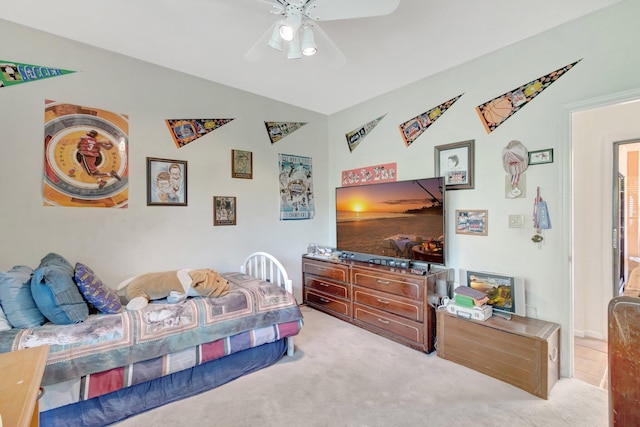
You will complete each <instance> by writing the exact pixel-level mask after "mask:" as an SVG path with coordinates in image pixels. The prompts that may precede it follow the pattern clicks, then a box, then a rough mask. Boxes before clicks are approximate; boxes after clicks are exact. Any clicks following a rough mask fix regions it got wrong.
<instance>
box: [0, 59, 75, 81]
mask: <svg viewBox="0 0 640 427" xmlns="http://www.w3.org/2000/svg"><path fill="white" fill-rule="evenodd" d="M71 73H75V71H69V70H62V69H60V68H50V67H43V66H41V65H31V64H21V63H19V62H11V61H4V60H1V59H0V87H4V86H13V85H18V84H20V83H28V82H33V81H36V80H42V79H48V78H50V77H58V76H62V75H64V74H71Z"/></svg>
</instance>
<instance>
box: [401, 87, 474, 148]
mask: <svg viewBox="0 0 640 427" xmlns="http://www.w3.org/2000/svg"><path fill="white" fill-rule="evenodd" d="M462 95H464V94H460V95H458V96H456V97H455V98H451V99H450V100H448V101H447V102H445V103H442V104H440V105H438V106H437V107H433V108H432V109H430V110H429V111H427V112H424V113H422V114H420V115H419V116H416V117H414V118H413V119H411V120H409V121H407V122H404V123H402V124H401V125H400V133H401V134H402V139H404V143H405V145H406V146H407V147H408V146H410V145H411V144H413V141H415V140H416V139H417V138H418V137H419V136H420V135H422V133H423V132H424V131H425V130H427V128H428V127H429V126H431V125H432V124H433V123H434V122H435V121H436V120H438V119H439V118H440V117H442V115H443V114H444V113H445V111H447V110H448V109H449V107H451V106H452V105H453V104H454V103H455V102H456V101H457V100H458V99H460V97H461V96H462Z"/></svg>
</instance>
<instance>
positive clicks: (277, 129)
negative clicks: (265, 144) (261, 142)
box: [264, 122, 306, 144]
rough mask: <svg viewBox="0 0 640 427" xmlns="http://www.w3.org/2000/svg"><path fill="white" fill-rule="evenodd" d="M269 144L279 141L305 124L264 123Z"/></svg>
mask: <svg viewBox="0 0 640 427" xmlns="http://www.w3.org/2000/svg"><path fill="white" fill-rule="evenodd" d="M264 125H265V127H266V128H267V133H268V134H269V139H270V140H271V143H272V144H273V143H275V142H277V141H280V140H281V139H282V138H284V137H285V136H287V135H289V134H291V133H293V132H295V131H297V130H298V129H300V128H301V127H302V126H304V125H306V123H302V122H264Z"/></svg>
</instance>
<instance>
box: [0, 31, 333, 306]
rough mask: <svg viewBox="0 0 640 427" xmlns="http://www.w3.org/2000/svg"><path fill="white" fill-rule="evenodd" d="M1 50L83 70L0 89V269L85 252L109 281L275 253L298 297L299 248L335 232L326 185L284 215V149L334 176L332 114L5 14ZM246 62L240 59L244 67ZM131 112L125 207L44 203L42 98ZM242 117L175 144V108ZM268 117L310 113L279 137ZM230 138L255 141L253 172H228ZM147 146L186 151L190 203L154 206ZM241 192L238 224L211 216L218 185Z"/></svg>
mask: <svg viewBox="0 0 640 427" xmlns="http://www.w3.org/2000/svg"><path fill="white" fill-rule="evenodd" d="M0 40H5V41H7V40H11V43H8V42H7V43H3V49H2V54H1V55H2V58H0V59H2V60H8V61H16V62H22V63H28V64H36V65H43V66H50V67H55V68H63V69H69V70H76V71H78V72H77V73H74V74H71V75H66V76H61V77H56V78H51V79H47V80H42V81H37V82H31V83H23V84H20V85H16V86H13V87H6V88H2V89H0V105H2V107H1V110H2V111H1V114H0V141H1V144H2V155H1V156H0V180H1V182H4V183H6V184H5V186H4V189H3V194H2V202H0V203H1V204H0V218H1V219H0V239H1V240H2V242H3V244H2V245H0V269H2V270H5V271H6V270H7V269H9V268H11V267H12V266H13V265H16V264H26V265H29V266H31V267H34V268H35V267H37V265H38V263H39V261H40V259H41V258H42V257H43V256H44V255H46V254H47V253H48V252H50V251H54V252H58V253H60V254H61V255H63V256H64V257H66V258H67V259H68V260H69V261H71V262H72V263H73V262H76V261H80V262H84V263H86V264H87V265H89V266H91V267H92V268H94V270H95V271H96V273H97V274H98V275H99V276H100V277H101V278H102V279H103V280H104V281H105V282H106V283H108V284H109V285H111V286H114V287H115V286H116V285H117V283H119V282H120V281H121V280H123V279H125V278H127V277H130V276H132V275H136V274H140V273H144V272H149V271H163V270H171V269H176V268H182V267H193V268H202V267H211V268H215V269H217V270H219V271H230V270H237V269H238V267H239V265H240V263H241V262H242V261H243V260H244V258H245V257H246V255H248V254H249V253H251V252H253V251H256V250H264V251H268V252H271V253H273V254H274V255H276V256H277V257H278V258H279V259H280V260H281V261H282V262H283V264H284V265H285V267H286V268H287V270H288V272H289V273H290V275H291V276H292V279H293V281H294V286H295V288H296V292H295V294H296V297H297V299H298V301H300V302H302V298H301V267H300V265H301V263H300V256H301V254H302V253H304V252H306V248H307V243H308V242H310V241H318V240H323V236H325V235H327V234H329V227H330V226H332V225H331V224H330V223H329V222H328V221H329V211H328V209H329V206H328V202H327V200H326V194H325V192H324V191H320V192H319V194H318V195H317V197H316V217H315V219H313V220H306V221H280V220H279V191H278V190H279V188H278V163H277V162H278V153H285V154H296V155H302V156H309V157H312V158H313V172H314V184H315V187H316V188H325V187H326V186H327V185H328V184H327V176H328V174H327V166H326V165H327V164H328V163H329V162H328V158H327V156H328V151H327V150H326V148H325V146H324V145H325V141H326V140H327V117H326V116H324V115H321V114H317V113H313V112H310V111H306V110H302V109H300V108H297V107H292V106H289V105H285V104H283V103H279V102H276V101H274V100H269V99H266V98H263V97H258V96H254V95H251V94H248V93H246V92H242V91H238V90H235V89H232V88H229V87H225V86H222V85H218V84H214V83H211V82H207V81H204V80H201V79H198V78H194V77H191V76H188V75H185V74H180V73H177V72H173V71H170V70H168V69H164V68H161V67H157V66H154V65H151V64H148V63H144V62H141V61H138V60H133V59H130V58H127V57H124V56H121V55H116V54H113V53H110V52H106V51H102V50H98V49H95V48H91V47H88V46H85V45H83V44H79V43H75V42H71V41H68V40H65V39H62V38H58V37H52V36H50V35H48V34H45V33H41V32H37V31H33V30H30V29H27V28H25V27H22V26H18V25H14V24H12V23H8V22H6V21H0ZM239 72H241V70H239ZM45 99H52V100H56V101H65V102H69V103H73V104H78V105H83V106H87V107H94V108H100V109H104V110H109V111H113V112H117V113H123V114H127V115H128V116H129V130H130V132H129V142H130V145H129V162H130V167H129V174H130V175H129V177H130V185H129V207H128V208H127V209H122V210H117V209H99V208H67V207H44V206H43V201H42V167H43V122H44V101H45ZM227 117H233V118H235V120H234V121H232V122H230V123H228V124H226V125H225V126H223V127H221V128H219V129H216V130H214V131H213V132H211V133H209V134H207V135H206V136H204V137H202V138H200V139H198V140H196V141H194V142H192V143H190V144H189V145H186V146H184V147H183V148H180V149H177V148H176V146H175V144H174V143H173V140H172V139H171V136H170V133H169V130H168V128H167V126H166V124H165V122H164V120H165V119H172V118H174V119H175V118H227ZM265 121H300V122H308V124H307V125H306V126H304V127H302V128H301V129H300V130H298V131H296V132H295V133H293V134H291V135H289V136H287V137H286V138H284V139H282V140H280V141H278V142H277V143H275V144H273V145H271V142H270V140H269V138H268V135H267V133H266V129H265V125H264V122H265ZM231 149H241V150H248V151H252V152H253V160H254V178H253V179H252V180H244V179H232V178H231V171H230V161H231ZM146 157H160V158H167V159H179V160H186V161H187V162H188V206H187V207H158V206H151V207H148V206H146ZM214 195H217V196H236V197H237V208H238V213H237V225H236V226H224V227H222V226H217V227H214V226H213V213H212V211H213V200H212V199H213V196H214Z"/></svg>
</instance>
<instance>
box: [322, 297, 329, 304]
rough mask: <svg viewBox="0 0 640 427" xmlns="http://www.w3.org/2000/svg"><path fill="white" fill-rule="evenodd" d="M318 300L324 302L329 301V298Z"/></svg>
mask: <svg viewBox="0 0 640 427" xmlns="http://www.w3.org/2000/svg"><path fill="white" fill-rule="evenodd" d="M320 301H322V302H325V303H326V302H331V301H329V300H328V299H326V298H320Z"/></svg>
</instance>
